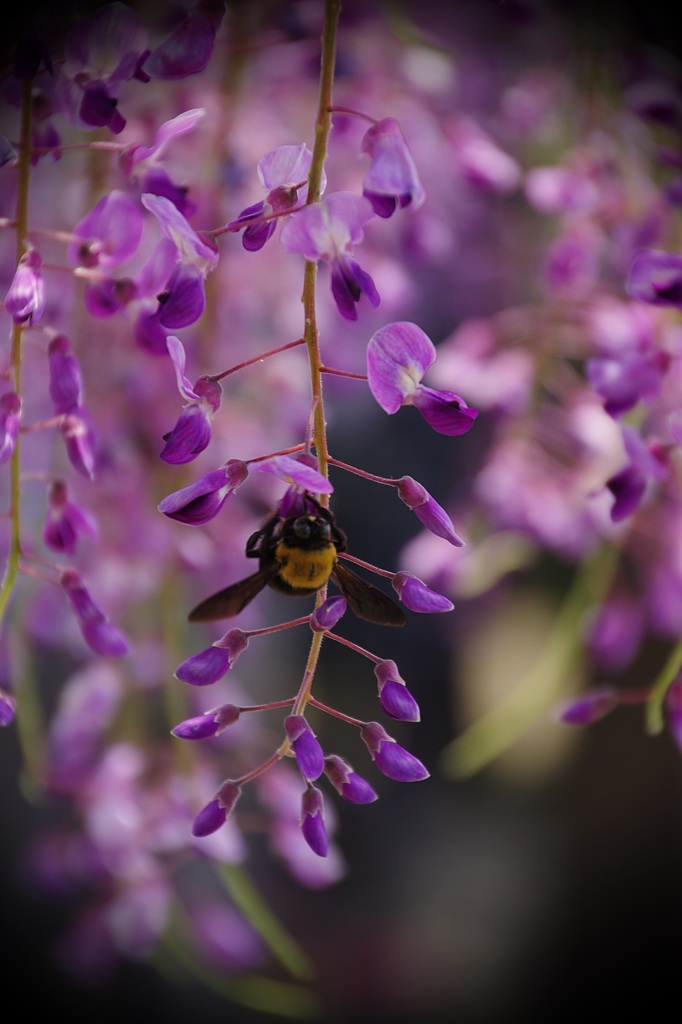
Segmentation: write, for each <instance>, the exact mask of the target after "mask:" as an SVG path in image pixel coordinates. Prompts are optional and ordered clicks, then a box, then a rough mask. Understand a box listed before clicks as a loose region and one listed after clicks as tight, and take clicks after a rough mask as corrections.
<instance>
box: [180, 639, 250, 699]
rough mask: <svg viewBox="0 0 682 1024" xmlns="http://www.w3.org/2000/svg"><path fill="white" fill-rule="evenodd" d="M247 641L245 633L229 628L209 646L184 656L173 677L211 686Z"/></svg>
mask: <svg viewBox="0 0 682 1024" xmlns="http://www.w3.org/2000/svg"><path fill="white" fill-rule="evenodd" d="M248 642H249V638H248V634H247V633H244V632H243V631H242V630H241V629H231V630H229V632H227V633H225V635H224V636H222V637H221V638H220V640H216V642H215V643H213V644H211V646H210V647H207V648H206V649H205V650H203V651H199V653H198V654H193V655H192V656H191V657H189V658H186V659H185V661H183V662H182V663H181V664H180V665H178V667H177V668H176V670H175V677H176V679H179V680H181V682H183V683H189V685H190V686H211V684H212V683H217V682H218V680H219V679H222V678H223V676H224V675H225V673H226V672H228V671H229V670H230V669H231V668H232V666H233V665H234V663H235V661H236V660H237V658H238V657H239V655H240V654H241V653H242V651H243V650H245V649H246V646H247V644H248Z"/></svg>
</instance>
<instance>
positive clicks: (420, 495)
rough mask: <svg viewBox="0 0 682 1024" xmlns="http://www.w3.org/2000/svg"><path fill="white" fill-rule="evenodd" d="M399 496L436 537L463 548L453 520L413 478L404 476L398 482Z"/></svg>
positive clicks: (462, 542)
mask: <svg viewBox="0 0 682 1024" xmlns="http://www.w3.org/2000/svg"><path fill="white" fill-rule="evenodd" d="M398 495H399V497H400V499H401V500H402V501H404V502H405V504H406V505H407V507H408V508H410V509H412V511H413V512H414V514H415V515H416V517H417V519H419V521H420V522H421V523H422V525H423V526H425V527H426V529H427V530H429V531H430V532H431V533H433V534H435V536H436V537H442V538H443V540H447V541H449V543H450V544H453V545H454V546H455V547H458V548H459V547H462V546H463V544H464V541H463V540H462V538H461V537H459V536H458V535H457V534H456V533H455V528H454V526H453V525H452V520H451V519H450V516H449V515H448V514H447V512H446V511H445V509H444V508H442V507H441V506H440V505H439V504H438V502H437V501H436V500H435V498H432V497H431V495H430V494H429V492H428V491H427V490H426V488H425V487H422V485H421V484H420V483H418V482H417V481H416V480H414V479H413V478H412V477H411V476H403V477H401V478H400V480H399V481H398Z"/></svg>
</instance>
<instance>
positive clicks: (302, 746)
mask: <svg viewBox="0 0 682 1024" xmlns="http://www.w3.org/2000/svg"><path fill="white" fill-rule="evenodd" d="M284 729H285V732H286V734H287V736H288V737H289V741H290V743H291V746H292V747H293V751H294V755H295V757H296V763H297V765H298V769H299V771H300V773H301V775H302V776H303V778H304V779H305V780H306V781H307V782H314V781H315V780H316V779H319V777H320V775H321V774H322V772H323V771H324V753H323V750H322V747H321V746H320V743H319V740H318V739H317V737H316V736H315V733H314V732H313V730H312V729H311V728H310V726H309V725H308V723H307V722H306V720H305V718H304V717H303V715H288V716H287V718H286V719H285V722H284Z"/></svg>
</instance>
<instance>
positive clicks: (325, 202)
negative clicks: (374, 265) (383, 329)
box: [281, 192, 380, 320]
mask: <svg viewBox="0 0 682 1024" xmlns="http://www.w3.org/2000/svg"><path fill="white" fill-rule="evenodd" d="M373 215H374V211H373V209H372V204H371V203H370V202H369V200H368V199H365V198H364V196H359V195H356V194H355V193H354V192H333V193H332V194H331V195H329V196H327V197H326V198H325V199H322V200H321V201H320V202H318V203H310V204H309V205H308V206H305V207H304V208H303V209H302V210H299V211H298V212H297V213H296V214H294V215H293V216H291V217H289V218H287V222H286V224H285V225H284V227H283V228H282V233H281V239H282V245H283V246H284V248H285V249H286V251H287V252H297V253H301V255H302V256H304V257H305V259H307V260H312V261H317V260H324V261H325V262H326V263H329V264H330V267H331V286H332V295H333V296H334V299H335V301H336V305H337V307H338V309H339V312H340V313H341V315H342V316H344V317H345V318H346V319H347V320H356V319H357V315H358V314H357V309H356V304H357V303H358V302H359V301H360V299H361V297H362V296H363V295H364V296H366V298H367V299H368V300H369V302H370V303H371V304H372V305H373V306H378V305H379V301H380V299H379V293H378V292H377V290H376V288H375V286H374V281H373V280H372V278H371V277H370V275H369V274H368V273H366V272H365V271H364V270H363V269H362V268H361V267H360V266H359V265H358V264H357V263H356V262H355V260H354V259H353V258H352V256H351V252H352V249H353V246H354V245H358V244H359V243H360V242H361V241H362V239H363V238H364V231H363V228H364V225H365V224H366V223H367V221H368V220H370V219H371V218H372V216H373Z"/></svg>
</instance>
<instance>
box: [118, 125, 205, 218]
mask: <svg viewBox="0 0 682 1024" xmlns="http://www.w3.org/2000/svg"><path fill="white" fill-rule="evenodd" d="M205 116H206V111H205V110H204V109H203V108H202V107H197V108H195V109H193V110H185V111H184V112H183V113H182V114H178V115H177V117H172V118H170V120H168V121H164V123H163V124H162V125H160V126H159V127H158V128H157V130H156V133H155V135H154V141H153V143H152V144H151V146H143V145H142V144H141V143H136V142H134V143H132V144H131V145H130V146H128V148H127V149H125V150H124V151H123V153H122V154H121V169H122V170H123V173H124V174H125V175H126V177H127V178H128V180H129V181H131V182H135V183H136V184H137V186H138V188H139V189H140V192H142V193H149V194H151V195H155V196H165V197H166V199H169V200H170V201H171V202H172V203H173V205H174V206H176V207H177V208H178V210H179V211H180V213H181V214H182V215H183V216H184V217H191V216H192V214H193V213H195V211H196V206H195V204H194V203H193V202H191V201H190V199H189V197H188V191H189V190H188V188H187V186H185V185H179V184H177V183H176V182H175V181H173V180H172V178H171V177H170V175H169V173H168V171H167V170H166V168H165V167H164V166H163V164H162V162H161V161H162V157H163V156H164V151H165V149H166V146H167V145H168V144H169V143H170V142H172V141H173V139H176V138H179V137H180V136H182V135H185V134H186V133H187V132H191V131H193V129H194V128H195V127H196V125H197V124H199V123H200V122H201V121H202V120H203V118H204V117H205Z"/></svg>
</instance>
